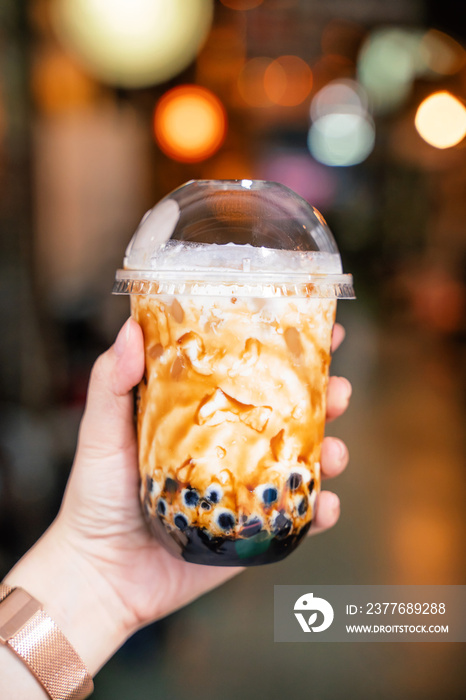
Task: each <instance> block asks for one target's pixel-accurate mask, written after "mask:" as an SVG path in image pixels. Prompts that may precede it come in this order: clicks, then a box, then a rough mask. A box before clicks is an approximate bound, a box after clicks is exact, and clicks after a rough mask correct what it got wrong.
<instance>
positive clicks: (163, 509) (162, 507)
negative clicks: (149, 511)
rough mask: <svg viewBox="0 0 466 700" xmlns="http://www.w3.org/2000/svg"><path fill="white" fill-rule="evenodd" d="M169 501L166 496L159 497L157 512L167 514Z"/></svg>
mask: <svg viewBox="0 0 466 700" xmlns="http://www.w3.org/2000/svg"><path fill="white" fill-rule="evenodd" d="M167 510H168V508H167V502H166V500H165V499H164V498H159V500H158V502H157V513H158V514H159V515H166V514H167Z"/></svg>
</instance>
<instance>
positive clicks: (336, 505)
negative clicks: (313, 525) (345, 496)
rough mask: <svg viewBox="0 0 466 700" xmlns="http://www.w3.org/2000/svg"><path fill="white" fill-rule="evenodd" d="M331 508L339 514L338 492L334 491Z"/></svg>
mask: <svg viewBox="0 0 466 700" xmlns="http://www.w3.org/2000/svg"><path fill="white" fill-rule="evenodd" d="M330 508H331V509H332V512H333V513H335V515H336V514H338V513H339V512H340V499H339V498H338V496H337V494H336V493H332V502H331V504H330Z"/></svg>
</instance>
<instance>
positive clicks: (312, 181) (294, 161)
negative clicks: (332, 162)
mask: <svg viewBox="0 0 466 700" xmlns="http://www.w3.org/2000/svg"><path fill="white" fill-rule="evenodd" d="M259 175H260V177H261V179H263V180H269V181H272V182H281V183H282V184H283V185H286V186H287V187H289V188H290V189H292V190H294V191H295V192H297V193H298V194H299V195H301V197H303V198H304V199H306V200H307V201H308V202H310V203H311V204H313V205H315V206H317V207H322V208H326V207H330V206H331V205H332V203H333V200H334V197H335V193H336V178H335V174H334V172H333V171H332V170H330V168H326V167H324V166H323V165H321V164H320V163H316V161H315V160H314V159H313V158H311V156H310V155H309V153H308V152H307V151H298V150H295V151H293V150H288V149H286V150H285V149H284V150H281V151H278V153H274V154H271V155H269V156H268V157H267V158H265V160H264V161H262V163H260V165H259Z"/></svg>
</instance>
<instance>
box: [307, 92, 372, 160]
mask: <svg viewBox="0 0 466 700" xmlns="http://www.w3.org/2000/svg"><path fill="white" fill-rule="evenodd" d="M367 102H368V101H367V95H366V93H365V91H364V89H363V88H362V87H361V86H360V85H359V84H358V83H357V82H355V81H354V80H334V81H332V82H331V83H329V84H328V85H326V86H325V87H324V88H322V90H320V91H319V92H318V93H317V94H316V95H315V96H314V98H313V100H312V104H311V118H312V122H313V123H312V125H311V128H310V130H309V134H308V147H309V150H310V152H311V154H312V155H313V156H314V158H315V159H316V160H318V161H320V162H321V163H325V165H334V166H340V167H341V166H350V165H357V164H358V163H361V162H362V161H363V160H365V159H366V158H367V156H368V155H369V154H370V153H371V152H372V150H373V148H374V143H375V127H374V122H373V121H372V118H371V117H370V115H369V114H368V111H367Z"/></svg>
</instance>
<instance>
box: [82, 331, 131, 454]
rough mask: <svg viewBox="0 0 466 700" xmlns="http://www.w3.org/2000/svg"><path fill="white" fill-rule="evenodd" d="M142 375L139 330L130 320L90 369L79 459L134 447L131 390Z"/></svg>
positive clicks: (114, 452) (115, 452)
mask: <svg viewBox="0 0 466 700" xmlns="http://www.w3.org/2000/svg"><path fill="white" fill-rule="evenodd" d="M143 373H144V344H143V335H142V330H141V327H140V326H139V325H138V324H137V323H136V321H134V320H133V319H131V318H129V319H128V320H127V321H126V323H125V324H124V326H123V327H122V328H121V330H120V332H119V334H118V336H117V339H116V341H115V343H114V344H113V345H112V346H111V347H110V348H109V349H108V350H107V351H106V352H104V353H103V355H100V357H99V358H98V359H97V361H96V362H95V364H94V367H93V368H92V372H91V378H90V382H89V389H88V394H87V400H86V408H85V411H84V416H83V419H82V421H81V427H80V432H79V442H78V452H79V453H80V456H85V457H88V458H91V459H93V458H96V457H99V458H101V457H110V456H113V455H115V454H117V453H119V452H121V451H122V450H125V449H128V448H129V447H131V446H132V445H133V444H134V424H133V396H132V391H131V390H132V388H133V387H134V386H135V385H136V384H138V382H140V381H141V379H142V376H143ZM83 453H84V454H83Z"/></svg>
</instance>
